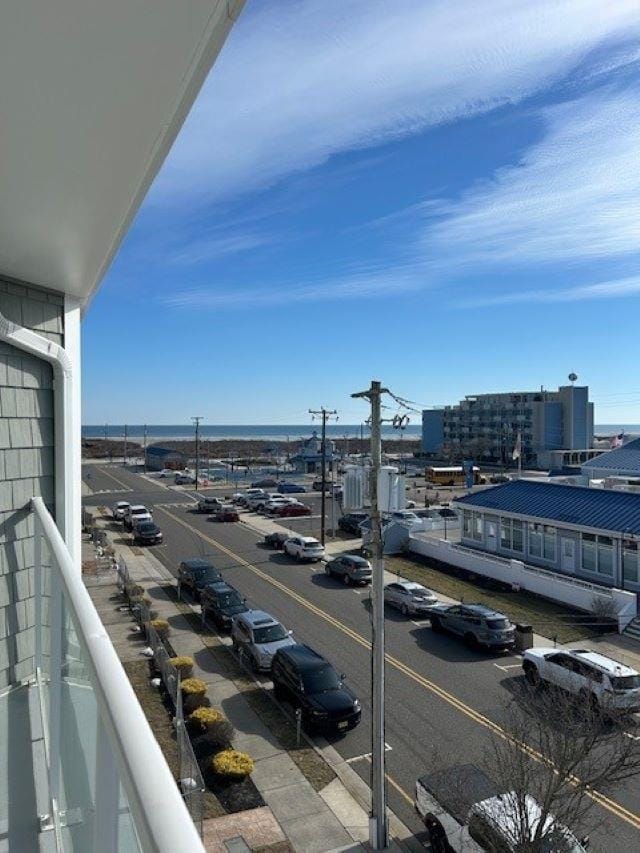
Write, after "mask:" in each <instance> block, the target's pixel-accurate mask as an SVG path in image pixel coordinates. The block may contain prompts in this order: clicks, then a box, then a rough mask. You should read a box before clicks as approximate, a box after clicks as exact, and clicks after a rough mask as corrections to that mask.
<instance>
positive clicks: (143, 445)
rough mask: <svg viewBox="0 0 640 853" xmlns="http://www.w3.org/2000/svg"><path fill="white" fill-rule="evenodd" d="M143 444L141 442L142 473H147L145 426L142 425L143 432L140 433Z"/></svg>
mask: <svg viewBox="0 0 640 853" xmlns="http://www.w3.org/2000/svg"><path fill="white" fill-rule="evenodd" d="M142 436H143V442H142V448H143V449H142V455H143V459H144V473H145V474H146V473H147V425H146V424H145V425H144V432H143V433H142Z"/></svg>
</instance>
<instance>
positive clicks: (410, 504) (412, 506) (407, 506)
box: [404, 501, 416, 509]
mask: <svg viewBox="0 0 640 853" xmlns="http://www.w3.org/2000/svg"><path fill="white" fill-rule="evenodd" d="M404 507H405V509H415V508H416V502H415V501H405V502H404Z"/></svg>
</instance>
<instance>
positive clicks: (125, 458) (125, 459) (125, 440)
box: [122, 424, 127, 468]
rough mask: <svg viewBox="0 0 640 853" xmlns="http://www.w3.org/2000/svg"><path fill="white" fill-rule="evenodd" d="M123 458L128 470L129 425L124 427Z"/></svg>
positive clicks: (124, 465)
mask: <svg viewBox="0 0 640 853" xmlns="http://www.w3.org/2000/svg"><path fill="white" fill-rule="evenodd" d="M122 456H123V458H124V463H123V467H124V468H126V467H127V425H126V424H125V425H124V450H123V453H122Z"/></svg>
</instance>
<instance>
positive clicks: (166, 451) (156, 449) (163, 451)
mask: <svg viewBox="0 0 640 853" xmlns="http://www.w3.org/2000/svg"><path fill="white" fill-rule="evenodd" d="M170 454H175V455H176V456H184V455H185V454H184V453H183V452H182V451H181V450H176V449H175V448H173V447H160V446H159V445H158V444H152V445H151V446H150V447H147V456H168V455H170Z"/></svg>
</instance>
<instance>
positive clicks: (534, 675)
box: [524, 663, 540, 687]
mask: <svg viewBox="0 0 640 853" xmlns="http://www.w3.org/2000/svg"><path fill="white" fill-rule="evenodd" d="M524 677H525V678H526V680H527V682H528V683H529V684H530V685H531V686H532V687H539V686H540V673H539V672H538V668H537V667H536V666H534V665H533V664H532V663H529V664H527V665H526V666H525V668H524Z"/></svg>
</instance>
